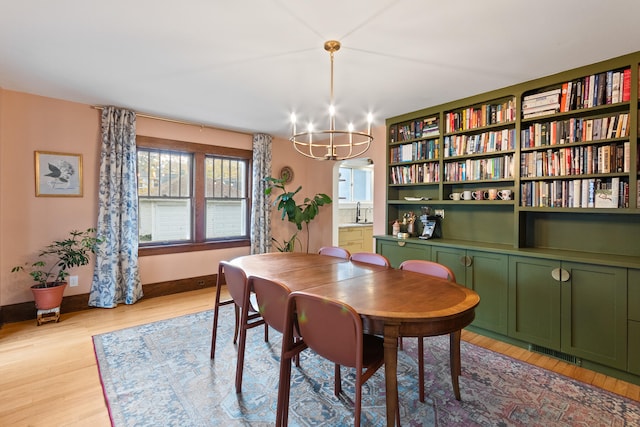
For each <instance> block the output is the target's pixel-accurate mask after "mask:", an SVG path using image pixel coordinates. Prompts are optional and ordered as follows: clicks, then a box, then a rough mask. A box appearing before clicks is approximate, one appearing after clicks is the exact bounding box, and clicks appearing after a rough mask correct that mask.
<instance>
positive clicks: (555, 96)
mask: <svg viewBox="0 0 640 427" xmlns="http://www.w3.org/2000/svg"><path fill="white" fill-rule="evenodd" d="M558 111H560V89H551V90H547V91H544V92H540V93H535V94H532V95H527V96H525V97H524V98H523V99H522V117H523V118H525V119H529V118H532V117H538V116H544V115H547V114H555V113H557V112H558Z"/></svg>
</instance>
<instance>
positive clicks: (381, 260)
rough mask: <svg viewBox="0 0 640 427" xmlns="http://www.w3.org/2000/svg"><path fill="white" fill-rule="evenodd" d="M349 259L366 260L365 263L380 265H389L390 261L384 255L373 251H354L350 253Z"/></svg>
mask: <svg viewBox="0 0 640 427" xmlns="http://www.w3.org/2000/svg"><path fill="white" fill-rule="evenodd" d="M349 259H350V260H351V261H357V262H366V263H367V264H374V265H380V266H382V267H390V266H391V263H390V262H389V260H388V259H387V257H386V256H384V255H381V254H377V253H374V252H356V253H353V254H351V257H350V258H349Z"/></svg>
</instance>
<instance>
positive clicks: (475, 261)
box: [431, 246, 508, 335]
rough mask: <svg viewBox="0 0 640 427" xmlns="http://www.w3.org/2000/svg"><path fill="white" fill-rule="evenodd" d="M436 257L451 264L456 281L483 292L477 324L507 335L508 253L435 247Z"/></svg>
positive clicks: (441, 261)
mask: <svg viewBox="0 0 640 427" xmlns="http://www.w3.org/2000/svg"><path fill="white" fill-rule="evenodd" d="M431 251H432V260H433V261H435V262H437V263H440V264H444V265H446V266H447V267H449V268H450V269H451V270H452V271H453V274H455V275H456V281H457V282H458V283H460V284H461V285H464V286H466V287H467V288H470V289H473V290H474V291H476V292H477V293H478V295H480V304H479V305H478V307H476V318H475V320H474V322H473V325H474V326H477V327H479V328H483V329H487V330H490V331H493V332H497V333H500V334H504V335H506V334H507V310H508V299H507V294H508V256H507V255H501V254H496V253H492V252H485V251H475V250H466V249H459V248H450V247H440V246H434V247H433V248H432V249H431Z"/></svg>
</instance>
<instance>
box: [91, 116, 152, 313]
mask: <svg viewBox="0 0 640 427" xmlns="http://www.w3.org/2000/svg"><path fill="white" fill-rule="evenodd" d="M136 158H137V155H136V114H135V112H133V111H128V110H124V109H117V108H115V107H106V108H104V109H103V110H102V150H101V153H100V182H99V191H98V226H97V228H98V232H97V234H98V236H101V237H102V238H103V239H104V242H103V243H101V244H100V247H99V249H100V250H99V251H98V254H97V255H96V268H95V270H94V272H93V282H92V284H91V291H90V293H89V305H90V306H94V307H102V308H112V307H115V306H117V305H118V303H125V304H133V303H134V302H136V301H137V300H138V299H140V298H141V297H142V283H141V282H140V276H139V273H138V188H137V180H136Z"/></svg>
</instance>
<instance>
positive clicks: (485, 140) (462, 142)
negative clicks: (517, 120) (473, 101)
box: [444, 129, 516, 157]
mask: <svg viewBox="0 0 640 427" xmlns="http://www.w3.org/2000/svg"><path fill="white" fill-rule="evenodd" d="M515 145H516V130H515V129H503V130H499V131H493V132H483V133H481V134H476V135H453V136H445V138H444V157H453V156H464V155H469V154H479V153H493V152H497V151H507V150H514V149H515Z"/></svg>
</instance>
